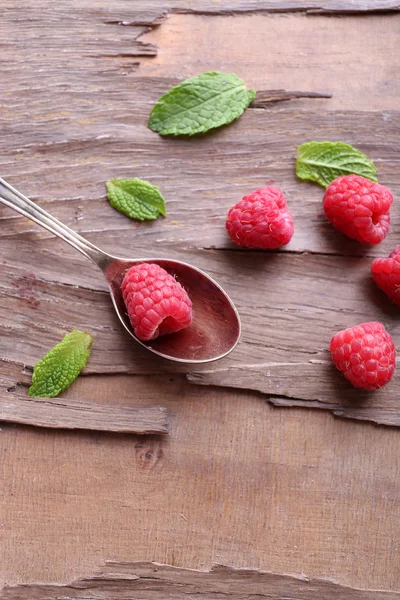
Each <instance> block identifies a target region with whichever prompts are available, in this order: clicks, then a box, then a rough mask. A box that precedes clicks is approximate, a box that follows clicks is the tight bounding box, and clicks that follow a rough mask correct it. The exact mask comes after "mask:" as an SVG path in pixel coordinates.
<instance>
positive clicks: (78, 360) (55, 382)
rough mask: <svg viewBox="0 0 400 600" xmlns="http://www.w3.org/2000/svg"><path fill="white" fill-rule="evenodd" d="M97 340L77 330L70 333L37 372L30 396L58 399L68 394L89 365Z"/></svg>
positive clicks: (38, 365)
mask: <svg viewBox="0 0 400 600" xmlns="http://www.w3.org/2000/svg"><path fill="white" fill-rule="evenodd" d="M92 343H93V338H92V336H91V335H89V334H88V333H83V331H78V330H77V329H74V330H73V331H71V333H67V335H65V336H64V337H63V339H62V340H61V342H60V343H59V344H57V345H56V346H54V347H53V348H52V349H51V350H50V351H49V352H48V353H47V354H46V356H44V357H43V358H42V359H41V360H40V361H39V362H38V363H36V365H35V367H34V369H33V375H32V385H31V387H30V388H29V392H28V393H29V396H35V397H39V398H54V397H55V396H58V394H60V393H61V392H63V391H64V390H66V389H67V388H68V387H69V386H70V385H71V383H72V382H73V381H75V379H76V378H77V377H78V375H79V373H80V372H81V371H82V369H83V367H84V366H85V365H86V363H87V360H88V358H89V356H90V352H91V349H92Z"/></svg>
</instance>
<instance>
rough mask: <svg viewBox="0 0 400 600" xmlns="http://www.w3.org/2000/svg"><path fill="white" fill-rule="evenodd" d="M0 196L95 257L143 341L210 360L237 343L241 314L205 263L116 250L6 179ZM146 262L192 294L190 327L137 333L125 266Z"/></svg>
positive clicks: (122, 315)
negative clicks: (126, 295)
mask: <svg viewBox="0 0 400 600" xmlns="http://www.w3.org/2000/svg"><path fill="white" fill-rule="evenodd" d="M0 201H1V202H3V203H4V204H6V205H7V206H9V207H10V208H13V209H14V210H16V211H17V212H19V213H21V214H23V215H24V216H25V217H28V218H29V219H31V220H32V221H35V223H38V224H39V225H42V227H45V228H46V229H48V230H49V231H51V232H52V233H54V234H55V235H57V236H58V237H60V238H61V239H63V240H64V241H65V242H68V244H70V245H71V246H73V247H74V248H76V249H77V250H79V251H80V252H81V253H82V254H83V255H84V256H86V258H89V259H90V260H91V261H92V262H94V263H95V264H96V265H97V266H98V267H99V268H100V269H101V270H102V271H103V273H104V276H105V278H106V279H107V282H108V285H109V288H110V293H111V298H112V301H113V304H114V307H115V310H116V312H117V315H118V317H119V319H120V321H121V323H122V325H123V326H124V327H125V329H126V330H127V331H128V332H129V333H130V334H131V336H132V337H133V338H134V339H135V340H136V341H137V342H139V344H141V345H142V346H144V347H145V348H147V349H148V350H150V351H151V352H154V354H158V355H159V356H162V357H163V358H168V359H170V360H174V361H176V362H182V363H205V362H210V361H213V360H218V359H219V358H223V357H224V356H226V355H227V354H229V352H231V351H232V350H233V349H234V347H235V346H236V344H237V343H238V341H239V337H240V319H239V315H238V312H237V310H236V308H235V306H234V304H233V302H232V300H231V299H230V298H229V296H228V295H227V294H226V293H225V292H224V290H223V289H222V288H221V287H220V286H219V285H218V284H217V283H216V282H215V281H214V280H213V279H211V277H209V276H208V275H207V274H206V273H204V272H203V271H201V270H200V269H197V268H196V267H192V266H191V265H188V264H186V263H184V262H180V261H178V260H169V259H167V258H139V259H134V260H132V259H127V258H118V257H117V256H111V255H110V254H107V253H106V252H103V251H102V250H100V249H99V248H97V247H96V246H94V245H93V244H91V243H90V242H88V241H87V240H85V239H84V238H83V237H81V236H80V235H78V234H77V233H75V232H74V231H72V229H70V228H69V227H67V226H66V225H63V223H61V222H60V221H58V219H55V218H54V217H52V216H51V215H50V214H49V213H47V212H46V211H45V210H43V209H42V208H40V206H37V205H36V204H34V202H32V201H31V200H29V199H28V198H26V197H25V196H23V195H22V194H21V193H20V192H18V191H17V190H16V189H14V188H13V187H12V186H11V185H10V184H9V183H7V182H6V181H4V179H0ZM144 262H149V263H157V264H158V265H160V267H163V269H165V270H166V271H168V273H170V274H171V275H173V276H176V278H177V279H178V281H179V282H180V283H181V284H182V285H183V287H184V288H185V289H186V291H187V292H188V294H189V297H190V299H191V300H192V303H193V314H194V319H193V321H192V323H191V325H190V326H189V327H187V328H186V329H182V330H181V331H178V332H177V333H173V334H170V335H164V336H160V337H158V338H156V339H155V340H152V341H150V342H143V341H142V340H139V339H138V338H137V337H136V336H135V334H134V333H133V331H132V327H131V324H130V321H129V317H128V315H127V312H126V308H125V304H124V300H123V298H122V293H121V283H122V280H123V278H124V275H125V273H126V271H127V270H128V269H129V268H130V267H132V266H133V265H136V264H138V263H144Z"/></svg>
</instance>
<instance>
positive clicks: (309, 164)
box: [296, 142, 378, 188]
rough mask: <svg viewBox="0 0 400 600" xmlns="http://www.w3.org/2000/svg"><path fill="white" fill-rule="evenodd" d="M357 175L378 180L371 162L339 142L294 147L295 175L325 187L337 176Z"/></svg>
mask: <svg viewBox="0 0 400 600" xmlns="http://www.w3.org/2000/svg"><path fill="white" fill-rule="evenodd" d="M352 173H354V174H355V175H361V176H362V177H366V178H367V179H372V181H378V179H377V176H376V167H375V165H374V163H373V162H372V161H371V160H370V159H369V158H368V156H365V154H363V153H362V152H360V151H359V150H357V149H356V148H353V146H350V145H349V144H345V143H343V142H308V143H307V144H302V145H301V146H299V147H298V148H297V160H296V175H297V177H300V179H309V180H310V181H315V182H316V183H319V184H320V185H322V187H325V188H326V187H328V185H329V184H330V183H332V181H333V180H334V179H336V178H337V177H340V175H350V174H352Z"/></svg>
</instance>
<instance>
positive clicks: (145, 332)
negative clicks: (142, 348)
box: [121, 263, 193, 340]
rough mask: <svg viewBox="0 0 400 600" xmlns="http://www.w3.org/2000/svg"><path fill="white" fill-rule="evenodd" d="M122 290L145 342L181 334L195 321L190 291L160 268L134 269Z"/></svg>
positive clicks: (132, 268)
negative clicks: (161, 336)
mask: <svg viewBox="0 0 400 600" xmlns="http://www.w3.org/2000/svg"><path fill="white" fill-rule="evenodd" d="M121 289H122V296H123V298H124V302H125V306H126V308H127V310H128V315H129V319H130V321H131V325H132V328H133V331H134V333H135V335H136V336H137V337H138V338H139V339H141V340H154V339H155V338H156V337H158V336H159V335H165V334H167V333H173V332H174V331H179V330H180V329H183V328H184V327H187V326H188V325H190V323H191V321H192V318H193V315H192V302H191V300H190V298H189V296H188V295H187V293H186V291H185V290H184V289H183V287H182V286H181V284H180V283H178V282H177V281H176V279H174V278H173V277H172V275H169V274H168V273H167V271H165V270H164V269H163V268H161V267H159V266H158V265H154V264H151V265H149V264H146V263H143V264H140V265H135V266H134V267H131V268H130V269H129V270H128V271H127V272H126V274H125V277H124V279H123V282H122V285H121Z"/></svg>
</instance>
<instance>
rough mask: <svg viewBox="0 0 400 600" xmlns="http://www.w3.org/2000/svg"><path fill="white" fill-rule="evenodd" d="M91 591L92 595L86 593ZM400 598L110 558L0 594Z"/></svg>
mask: <svg viewBox="0 0 400 600" xmlns="http://www.w3.org/2000/svg"><path fill="white" fill-rule="evenodd" d="M87 593H89V595H87ZM222 597H229V598H232V600H256V599H257V598H259V599H262V598H266V599H268V600H288V599H291V600H294V599H296V600H320V599H321V598H331V599H332V600H333V599H335V600H400V593H399V592H397V591H383V590H370V589H358V588H354V587H347V586H344V585H341V584H340V583H338V582H337V581H334V580H331V579H311V578H308V577H304V576H303V577H296V576H293V575H285V574H278V573H270V572H266V571H260V570H252V569H235V568H234V567H225V566H221V565H217V566H215V567H213V568H212V569H211V570H210V571H195V570H189V569H183V568H180V567H172V566H167V565H161V564H157V563H147V562H137V563H123V562H121V563H118V562H113V563H106V565H105V567H104V570H103V571H101V572H100V573H98V574H95V575H94V576H93V577H87V578H82V579H77V580H75V581H73V582H72V583H70V584H43V583H42V584H40V583H36V584H35V583H33V584H24V585H17V586H7V585H6V586H5V587H4V588H3V590H2V591H0V600H28V599H29V600H43V599H44V598H45V599H46V600H61V598H62V599H63V600H83V599H84V598H85V599H86V598H90V599H91V600H100V599H101V600H123V599H126V600H127V599H128V598H130V599H133V598H135V599H136V598H140V599H141V600H183V599H185V600H217V599H218V598H222Z"/></svg>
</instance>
